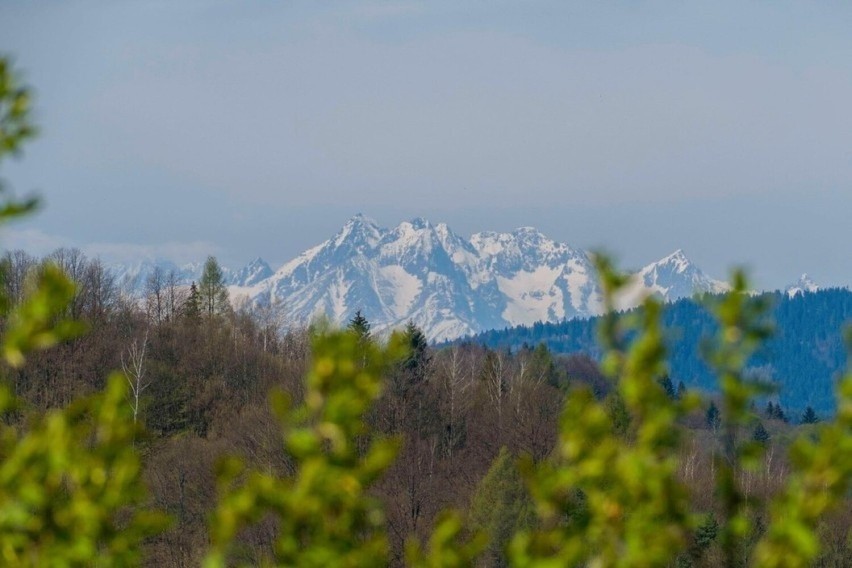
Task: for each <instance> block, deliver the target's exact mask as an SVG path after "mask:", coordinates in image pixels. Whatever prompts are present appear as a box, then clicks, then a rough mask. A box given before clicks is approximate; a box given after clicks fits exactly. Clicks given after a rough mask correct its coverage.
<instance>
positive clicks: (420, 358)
mask: <svg viewBox="0 0 852 568" xmlns="http://www.w3.org/2000/svg"><path fill="white" fill-rule="evenodd" d="M404 338H405V342H406V344H407V345H408V356H407V357H406V358H405V360H404V361H403V362H402V368H403V369H404V370H405V371H406V373H407V374H408V376H409V379H410V380H411V381H412V382H413V383H415V384H419V383H420V382H422V381H423V379H424V378H425V377H426V370H427V368H428V366H429V361H430V359H431V357H430V355H429V342H428V341H427V340H426V336H425V335H424V334H423V331H421V330H420V328H419V327H417V326H416V325H415V324H414V322H413V321H409V322H408V325H406V326H405V333H404Z"/></svg>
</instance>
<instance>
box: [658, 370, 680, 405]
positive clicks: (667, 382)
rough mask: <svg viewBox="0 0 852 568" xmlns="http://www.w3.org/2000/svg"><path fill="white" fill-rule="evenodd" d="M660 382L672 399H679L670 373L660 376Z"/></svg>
mask: <svg viewBox="0 0 852 568" xmlns="http://www.w3.org/2000/svg"><path fill="white" fill-rule="evenodd" d="M659 383H660V386H661V387H663V390H664V391H666V395H668V397H669V398H670V399H672V400H677V392H676V391H675V388H674V383H672V380H671V378H669V376H668V375H663V376H662V377H661V378H660V380H659Z"/></svg>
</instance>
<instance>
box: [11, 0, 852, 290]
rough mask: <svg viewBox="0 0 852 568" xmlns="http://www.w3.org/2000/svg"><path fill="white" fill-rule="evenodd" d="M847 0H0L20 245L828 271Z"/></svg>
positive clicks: (837, 224)
mask: <svg viewBox="0 0 852 568" xmlns="http://www.w3.org/2000/svg"><path fill="white" fill-rule="evenodd" d="M850 29H852V5H850V4H848V3H840V2H823V3H804V2H748V1H746V2H743V1H739V2H725V1H720V2H707V3H684V2H653V1H648V2H615V1H613V2H584V3H579V2H577V3H575V2H567V1H556V2H544V1H534V0H531V1H528V2H503V1H500V0H495V1H488V2H485V1H468V2H458V1H449V2H443V1H429V2H413V1H411V2H409V1H391V2H333V1H327V2H298V1H291V2H271V1H268V0H266V1H260V0H248V1H243V2H238V3H236V2H225V1H216V0H203V1H202V0H181V1H180V2H174V1H170V0H148V1H144V2H142V1H126V2H112V1H98V2H95V1H86V0H80V1H74V2H71V1H68V2H60V1H56V0H46V1H44V2H25V1H23V0H0V53H2V54H5V55H9V56H12V57H13V59H14V61H15V64H16V68H17V69H18V70H19V71H20V74H21V77H22V78H23V79H24V80H25V82H26V83H27V84H29V85H32V87H33V89H34V91H35V94H36V114H35V118H36V122H37V123H38V125H39V127H40V136H39V138H38V139H37V140H36V141H34V142H33V143H31V144H30V145H29V146H28V147H27V148H26V149H25V151H24V153H23V155H22V156H20V158H19V159H16V160H14V161H13V162H11V163H10V162H7V163H4V168H3V170H2V171H0V176H2V178H3V179H4V180H5V182H6V183H7V184H8V185H9V186H11V187H13V188H14V189H15V191H16V192H18V193H27V192H37V193H38V194H39V195H41V196H42V197H43V200H44V207H43V210H42V211H41V212H40V213H39V214H38V216H37V217H35V218H32V219H29V220H27V221H26V222H24V223H21V224H19V225H16V226H14V227H12V228H11V229H9V230H7V231H6V232H5V233H3V234H2V236H0V238H2V239H3V241H4V242H3V243H2V244H3V245H4V246H7V247H23V248H27V249H28V250H30V251H31V252H35V253H41V252H46V251H49V250H50V249H52V248H54V247H56V246H78V247H81V248H83V249H84V250H85V251H87V252H89V253H90V254H93V255H99V256H102V257H104V258H105V259H106V260H121V259H126V260H132V259H135V258H137V257H140V256H146V255H147V256H158V257H167V258H171V259H173V260H175V261H177V262H186V261H192V260H200V259H203V258H204V257H206V255H208V254H214V255H216V256H217V258H219V259H220V261H221V262H222V263H223V264H226V265H230V266H235V267H236V266H239V265H241V264H244V263H245V262H247V261H248V260H250V259H252V258H254V257H256V256H261V257H263V258H264V259H266V260H267V261H269V262H270V264H272V265H273V266H276V265H280V264H282V263H284V262H286V261H287V260H289V259H290V258H292V257H294V256H296V255H297V254H298V253H300V252H301V251H303V250H304V249H306V248H308V247H310V246H312V245H315V244H317V243H319V242H322V241H323V240H325V239H327V238H329V237H330V236H331V235H332V234H334V233H335V232H336V231H337V230H338V229H339V228H340V226H341V225H342V224H343V223H344V222H345V221H346V219H347V218H349V217H351V216H352V215H354V214H356V213H364V214H366V215H368V216H370V217H372V218H374V219H376V220H377V221H378V222H379V223H380V224H383V225H385V226H394V225H396V224H398V223H399V222H401V221H403V220H407V219H411V218H414V217H420V216H422V217H426V218H428V219H430V220H432V221H433V222H435V223H437V222H446V223H448V224H449V226H450V227H451V228H452V229H453V230H455V231H456V232H458V233H460V234H463V235H469V234H471V233H474V232H478V231H484V230H495V231H507V230H511V229H513V228H515V227H519V226H535V227H537V228H538V229H540V230H541V231H542V232H543V233H545V234H546V235H548V236H550V237H551V238H553V239H555V240H558V241H562V242H567V243H569V244H571V245H572V246H575V247H579V248H591V249H605V250H608V251H610V252H612V253H613V254H615V256H616V257H617V258H618V259H620V261H621V264H622V265H623V266H625V267H638V266H641V265H644V264H647V263H649V262H652V261H654V260H656V259H659V258H661V257H663V256H665V255H667V254H669V253H670V252H672V251H673V250H675V249H678V248H682V249H684V250H685V251H686V254H687V255H688V256H689V257H690V258H691V259H692V260H693V261H694V262H695V263H696V264H698V265H699V266H700V267H701V268H702V269H704V270H705V271H706V272H708V273H709V274H711V275H712V276H714V277H724V276H725V275H726V274H727V273H728V271H729V269H730V268H731V267H733V266H735V265H742V266H746V267H748V268H749V269H750V270H751V272H752V274H753V276H754V278H755V279H756V282H757V284H758V285H760V286H763V287H770V288H771V287H783V286H784V285H786V284H788V283H790V282H792V281H794V280H796V279H797V278H798V276H799V275H800V274H801V273H802V272H808V273H809V274H810V275H811V276H812V277H813V279H814V280H815V281H817V283H819V284H821V285H842V286H845V285H850V284H852V247H851V246H850V231H849V225H850V220H852V34H850V33H849V30H850Z"/></svg>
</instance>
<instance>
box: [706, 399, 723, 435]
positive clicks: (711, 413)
mask: <svg viewBox="0 0 852 568" xmlns="http://www.w3.org/2000/svg"><path fill="white" fill-rule="evenodd" d="M705 419H706V421H707V427H708V428H710V429H711V430H713V431H714V432H716V431H718V430H719V427H720V426H721V425H722V413H721V412H719V407H718V406H716V403H715V402H713V401H712V400H711V401H710V406H709V407H708V408H707V414H706V415H705Z"/></svg>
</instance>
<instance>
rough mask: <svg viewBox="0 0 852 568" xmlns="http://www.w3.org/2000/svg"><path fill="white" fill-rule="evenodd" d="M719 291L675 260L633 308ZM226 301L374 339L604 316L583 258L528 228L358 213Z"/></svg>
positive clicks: (649, 273)
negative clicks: (360, 330)
mask: <svg viewBox="0 0 852 568" xmlns="http://www.w3.org/2000/svg"><path fill="white" fill-rule="evenodd" d="M723 289H724V285H723V284H721V283H720V282H717V281H716V280H713V279H711V278H709V277H707V276H706V275H705V274H704V273H703V272H701V271H700V270H699V269H698V268H697V267H695V266H694V265H693V264H692V263H691V262H689V260H688V259H687V258H686V257H685V256H684V254H683V252H682V251H677V252H676V253H674V254H672V255H670V256H668V257H666V258H664V259H662V260H660V261H658V262H656V263H654V264H651V265H648V266H646V267H645V268H643V269H642V270H641V271H639V272H638V273H637V275H636V285H635V290H634V292H633V294H634V296H635V298H633V299H632V300H631V301H633V302H635V301H638V299H640V298H641V297H643V296H644V295H645V294H648V293H656V294H659V295H661V296H662V297H663V298H664V299H666V300H674V299H677V298H680V297H683V296H690V295H692V294H693V293H695V292H703V291H721V290H723ZM231 293H232V296H242V297H244V298H248V299H249V300H254V301H267V300H269V299H273V300H275V301H276V302H277V303H278V305H279V306H282V309H283V311H284V313H285V317H286V318H287V319H288V320H289V321H290V322H293V323H306V322H308V321H310V320H311V319H312V318H315V317H317V316H320V315H323V316H325V317H328V318H329V319H331V320H332V321H333V322H336V323H339V324H345V323H346V322H347V321H348V320H349V319H350V318H351V317H352V315H353V314H354V313H355V311H357V310H361V312H362V313H363V314H364V315H365V316H366V317H367V318H368V319H369V320H370V321H371V323H372V324H373V327H374V329H375V330H377V331H381V330H384V329H389V328H395V327H399V326H402V325H404V324H405V322H407V321H409V320H411V321H413V322H414V323H415V324H417V325H418V326H420V327H421V328H422V329H423V330H424V331H425V333H426V334H427V336H428V337H429V338H430V339H433V340H436V341H440V340H445V339H452V338H456V337H459V336H463V335H467V334H471V333H475V332H478V331H482V330H485V329H492V328H497V327H504V326H511V325H519V324H532V323H535V322H537V321H559V320H562V319H566V318H573V317H582V316H590V315H597V314H599V313H601V311H602V301H601V291H600V288H599V286H598V284H597V279H596V277H595V274H594V268H593V264H592V260H591V258H590V256H589V254H588V253H586V252H585V251H581V250H577V249H574V248H572V247H570V246H568V245H566V244H564V243H558V242H556V241H553V240H552V239H549V238H548V237H546V236H545V235H543V234H541V233H540V232H538V231H537V230H535V229H533V228H531V227H522V228H519V229H516V230H515V231H511V232H507V233H497V232H483V233H477V234H475V235H473V236H472V237H471V238H470V239H464V238H462V237H460V236H458V235H457V234H455V233H454V232H453V231H452V230H451V229H450V228H449V227H448V226H447V225H446V224H443V223H439V224H437V225H433V224H432V223H431V222H429V221H428V220H426V219H423V218H417V219H412V220H411V221H404V222H402V223H400V224H399V225H397V226H396V227H393V228H390V229H385V228H382V227H380V226H379V225H377V224H376V223H375V221H373V220H371V219H369V218H368V217H365V216H364V215H360V214H359V215H356V216H355V217H353V218H351V219H349V220H348V221H347V222H346V223H345V224H344V225H343V227H342V228H341V229H340V231H338V232H337V234H335V235H334V236H332V237H331V238H330V239H329V240H327V241H325V242H323V243H321V244H319V245H317V246H316V247H313V248H311V249H309V250H307V251H305V252H304V253H302V254H301V255H299V256H298V257H296V258H295V259H293V260H291V261H290V262H288V263H286V264H284V265H283V266H282V267H281V268H279V269H278V270H277V271H275V273H273V274H271V275H270V276H269V277H267V278H265V279H262V280H259V281H254V280H252V281H250V282H249V281H246V285H243V286H232V287H231Z"/></svg>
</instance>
